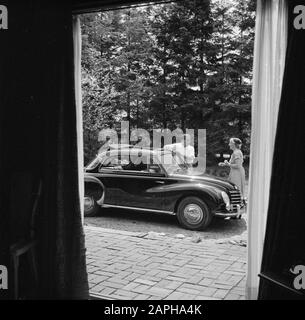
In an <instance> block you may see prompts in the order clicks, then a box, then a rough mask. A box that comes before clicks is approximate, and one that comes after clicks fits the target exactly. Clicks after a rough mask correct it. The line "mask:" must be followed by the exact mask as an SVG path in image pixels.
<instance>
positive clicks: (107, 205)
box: [101, 203, 176, 216]
mask: <svg viewBox="0 0 305 320" xmlns="http://www.w3.org/2000/svg"><path fill="white" fill-rule="evenodd" d="M101 207H103V208H118V209H128V210H137V211H145V212H156V213H166V214H170V215H173V216H174V215H176V213H175V212H171V211H163V210H155V209H146V208H138V207H127V206H117V205H115V204H107V203H104V204H102V205H101Z"/></svg>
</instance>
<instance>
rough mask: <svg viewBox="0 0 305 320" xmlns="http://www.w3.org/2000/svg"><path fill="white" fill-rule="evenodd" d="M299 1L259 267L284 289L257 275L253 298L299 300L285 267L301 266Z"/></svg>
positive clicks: (304, 60) (304, 128) (304, 93)
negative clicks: (258, 282)
mask: <svg viewBox="0 0 305 320" xmlns="http://www.w3.org/2000/svg"><path fill="white" fill-rule="evenodd" d="M299 4H303V5H305V1H304V0H303V1H291V0H289V1H288V5H289V32H288V47H287V54H286V64H285V73H284V80H283V88H282V97H281V103H280V108H279V116H278V127H277V134H276V140H275V149H274V157H273V168H272V178H271V189H270V200H269V210H268V219H267V229H266V236H265V245H264V251H263V261H262V268H261V271H262V274H264V275H267V276H268V277H271V278H272V279H276V280H277V281H279V282H280V283H282V284H285V285H286V286H287V288H286V289H285V288H284V287H281V286H278V285H275V284H274V283H272V282H270V281H268V280H264V279H261V281H260V290H259V299H299V298H300V299H304V296H301V295H298V294H297V293H294V292H293V291H291V290H289V289H288V288H292V289H293V279H294V277H295V275H293V274H292V273H291V272H290V269H291V268H293V267H294V266H295V265H305V201H304V199H305V196H304V195H305V193H304V192H305V191H304V190H305V187H304V183H305V167H304V159H305V142H304V138H305V125H304V116H303V114H304V107H305V104H304V103H305V56H304V53H305V30H302V29H301V30H297V29H295V28H294V26H293V21H294V18H295V17H296V14H294V13H293V9H294V7H295V6H296V5H299ZM298 292H299V293H301V292H300V291H298Z"/></svg>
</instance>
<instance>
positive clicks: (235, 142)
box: [230, 138, 242, 149]
mask: <svg viewBox="0 0 305 320" xmlns="http://www.w3.org/2000/svg"><path fill="white" fill-rule="evenodd" d="M230 140H231V141H233V143H234V144H235V146H236V148H238V149H240V148H241V145H242V142H241V140H240V139H238V138H231V139H230Z"/></svg>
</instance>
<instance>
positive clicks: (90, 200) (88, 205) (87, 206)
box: [84, 197, 94, 211]
mask: <svg viewBox="0 0 305 320" xmlns="http://www.w3.org/2000/svg"><path fill="white" fill-rule="evenodd" d="M84 206H85V211H88V210H90V209H92V208H93V206H94V199H93V197H85V199H84Z"/></svg>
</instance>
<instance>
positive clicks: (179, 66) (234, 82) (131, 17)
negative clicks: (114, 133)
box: [82, 0, 255, 162]
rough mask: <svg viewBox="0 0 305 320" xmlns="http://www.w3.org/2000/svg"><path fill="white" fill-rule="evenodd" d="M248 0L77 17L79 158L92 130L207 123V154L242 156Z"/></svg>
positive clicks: (250, 22)
mask: <svg viewBox="0 0 305 320" xmlns="http://www.w3.org/2000/svg"><path fill="white" fill-rule="evenodd" d="M254 20H255V1H253V0H246V1H245V0H235V1H224V0H192V1H179V2H177V3H170V4H158V5H150V6H145V7H135V8H128V9H122V10H112V11H107V12H99V13H92V14H86V15H83V16H82V33H83V39H82V40H83V58H82V72H83V74H82V89H83V119H84V145H85V162H87V161H88V160H89V159H91V158H92V157H93V156H94V155H95V154H96V152H97V149H98V147H99V142H98V132H99V131H100V130H101V129H104V128H116V127H117V125H118V124H119V122H120V121H121V120H128V121H130V126H131V129H132V128H144V129H147V130H148V131H151V130H152V129H156V128H169V129H171V130H174V129H175V128H177V127H178V128H181V129H183V130H185V129H186V128H189V129H207V154H208V160H209V161H212V160H213V159H214V155H215V153H223V152H226V151H228V146H227V145H228V138H229V137H231V136H236V137H239V138H241V139H242V140H243V142H244V145H243V151H244V153H245V154H249V144H250V120H251V76H252V75H251V69H252V60H253V42H254Z"/></svg>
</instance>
